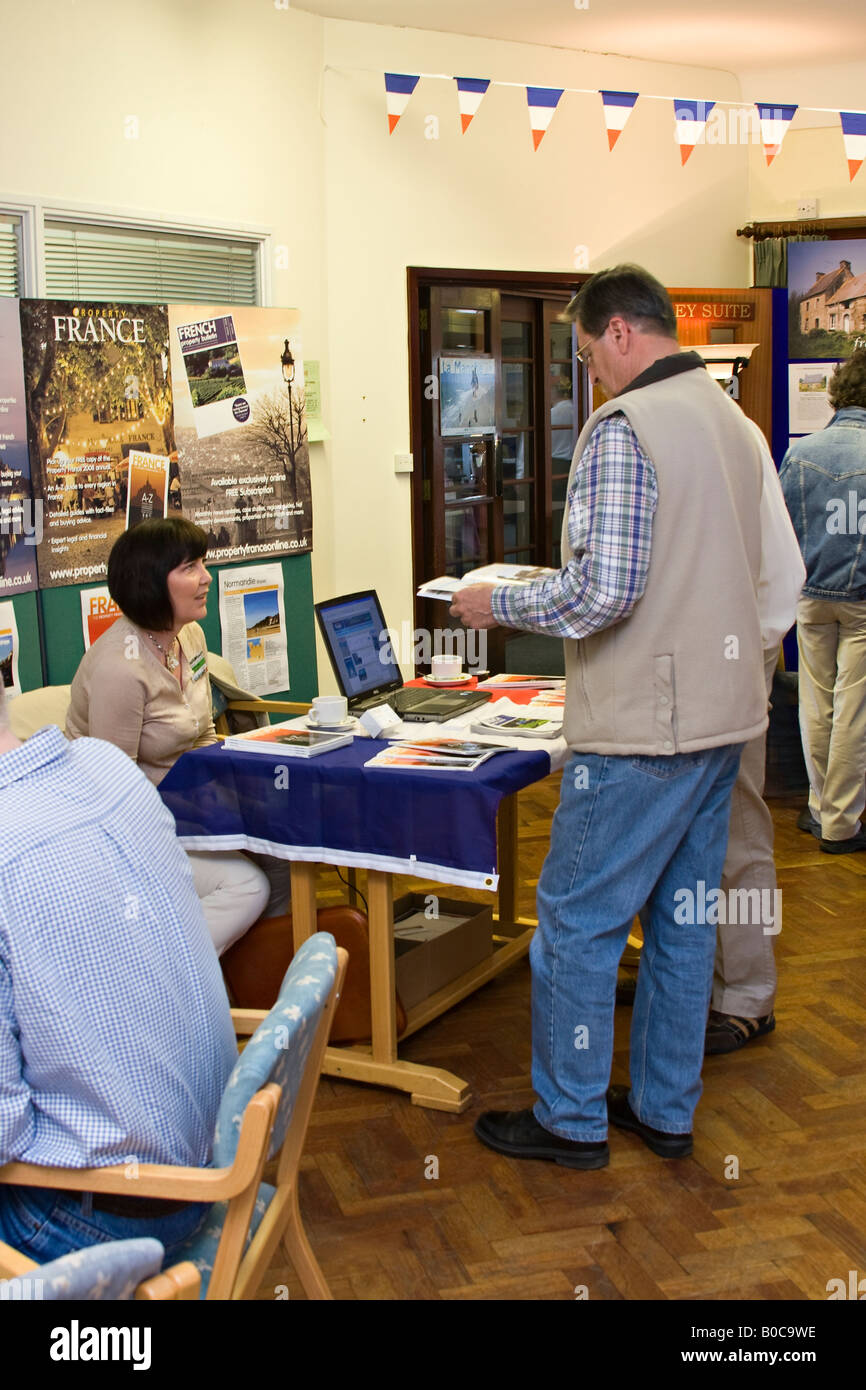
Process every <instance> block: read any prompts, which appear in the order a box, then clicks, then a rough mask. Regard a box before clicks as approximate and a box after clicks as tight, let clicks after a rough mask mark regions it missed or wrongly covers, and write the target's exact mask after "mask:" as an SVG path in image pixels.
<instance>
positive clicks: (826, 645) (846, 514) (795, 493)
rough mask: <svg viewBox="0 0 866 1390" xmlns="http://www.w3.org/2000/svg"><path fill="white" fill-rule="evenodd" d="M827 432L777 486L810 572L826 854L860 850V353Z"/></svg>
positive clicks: (865, 799) (804, 695) (863, 501)
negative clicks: (780, 488) (781, 490)
mask: <svg viewBox="0 0 866 1390" xmlns="http://www.w3.org/2000/svg"><path fill="white" fill-rule="evenodd" d="M829 395H830V404H831V406H832V407H833V410H834V411H835V414H834V415H833V418H832V420H831V421H830V423H829V425H827V426H826V428H825V429H823V430H820V431H819V432H818V433H817V434H809V435H806V437H805V438H804V439H797V440H795V442H794V443H793V444H792V445H791V447H790V449H789V450H788V452H787V454H786V455H785V457H784V459H783V460H782V467H781V469H780V473H779V477H780V479H781V482H782V488H783V491H784V494H785V501H786V502H787V504H788V510H789V512H790V513H791V520H792V521H793V523H794V530H795V531H796V532H797V539H798V540H799V542H800V549H801V550H802V552H803V559H804V560H805V562H806V585H805V588H804V589H803V597H802V598H801V600H800V603H799V606H798V608H797V642H798V646H799V652H800V732H801V735H802V739H803V752H804V754H805V757H806V768H807V770H808V773H809V786H810V792H809V805H808V808H807V809H806V810H805V811H804V812H803V814H802V815H801V816H800V819H799V820H798V821H797V824H798V825H799V827H800V829H801V830H810V831H811V832H812V834H813V835H815V836H816V837H817V838H818V842H819V848H820V849H822V850H824V852H825V854H850V853H852V852H853V851H855V850H866V830H864V827H863V823H862V821H861V816H862V815H863V808H864V805H866V781H864V779H866V348H858V349H857V351H856V352H855V353H853V354H852V356H851V357H849V358H848V361H847V362H845V363H844V364H843V365H842V366H840V367H838V368H837V369H836V372H835V374H834V376H833V379H832V381H831V383H830V392H829Z"/></svg>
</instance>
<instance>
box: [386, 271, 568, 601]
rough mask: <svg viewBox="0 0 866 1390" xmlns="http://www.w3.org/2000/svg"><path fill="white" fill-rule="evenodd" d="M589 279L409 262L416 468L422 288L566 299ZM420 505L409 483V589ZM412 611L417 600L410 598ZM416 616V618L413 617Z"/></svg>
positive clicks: (418, 557) (417, 569) (420, 434)
mask: <svg viewBox="0 0 866 1390" xmlns="http://www.w3.org/2000/svg"><path fill="white" fill-rule="evenodd" d="M589 279H590V274H589V272H582V271H575V272H573V273H572V274H568V273H566V272H565V271H556V270H538V271H533V270H466V269H449V268H447V267H443V266H408V267H407V270H406V282H407V283H406V293H407V300H408V311H409V312H408V326H409V344H408V346H409V447H410V450H411V452H412V456H413V458H414V459H415V460H416V464H415V467H416V468H418V469H420V466H421V457H422V449H423V438H424V426H423V410H422V401H423V398H424V397H423V391H424V372H423V364H422V361H421V324H420V319H419V313H418V309H419V299H420V294H421V291H422V290H424V289H431V288H433V287H434V286H435V287H439V288H442V287H443V286H446V285H454V286H463V287H465V288H467V289H470V288H471V289H498V290H504V291H505V292H506V293H508V294H514V295H526V294H528V295H535V296H541V295H542V294H544V293H546V294H549V295H556V296H558V295H562V296H563V299H564V300H565V302H567V301H568V300H569V299H571V298H572V296H573V295H575V294H576V293H577V291H578V290H579V289H580V287H581V285H583V284H584V283H585V282H586V281H587V280H589ZM423 507H424V499H423V495H422V489H421V488H420V487H418V486H416V485H415V483H414V479H413V486H412V514H411V524H412V593H413V596H414V593H415V590H416V589H417V587H418V583H419V575H420V573H421V569H422V565H423V543H424V542H423V537H424V525H423ZM413 602H414V605H415V611H416V615H417V607H418V600H417V599H414V598H413ZM416 620H417V617H416Z"/></svg>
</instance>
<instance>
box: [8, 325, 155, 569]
mask: <svg viewBox="0 0 866 1390" xmlns="http://www.w3.org/2000/svg"><path fill="white" fill-rule="evenodd" d="M20 318H21V345H22V351H23V359H24V386H25V400H26V406H27V435H28V440H29V445H30V465H31V472H32V485H33V495H34V497H35V498H36V499H37V500H39V499H41V501H42V503H43V525H42V539H41V542H40V544H39V545H38V547H37V558H38V568H39V583H40V586H41V587H42V588H55V587H57V586H59V585H64V584H81V583H86V582H87V581H93V580H99V579H102V578H104V576H105V573H106V565H107V561H108V554H109V551H110V550H111V547H112V545H113V544H114V542H115V541H116V540H117V538H118V536H120V535H121V534H122V532H123V531H124V530H125V528H126V525H127V514H128V512H129V510H130V498H129V468H130V463H129V459H130V454H131V453H134V454H135V455H137V456H138V455H141V454H153V455H156V456H157V459H158V462H157V459H155V460H154V463H155V467H156V470H157V471H159V470H165V477H166V483H165V488H166V491H167V495H168V505H169V506H171V505H175V506H178V505H179V504H178V502H177V497H178V493H179V482H178V481H177V455H176V452H175V442H174V428H173V417H172V401H171V374H170V371H169V358H168V318H167V314H166V310H165V306H163V305H158V304H142V305H127V304H112V303H79V302H75V301H71V300H70V301H66V300H44V299H22V300H21V301H20ZM166 460H168V463H167V465H166V463H165V461H166ZM172 498H174V499H175V500H174V503H172ZM133 503H134V504H135V499H133ZM160 505H162V503H161V504H160ZM134 509H135V510H136V511H137V514H138V519H139V520H140V519H141V515H140V514H141V512H142V505H141V500H140V498H139V499H138V504H137V507H135V506H134ZM144 510H147V503H145V507H144ZM158 514H159V513H158V512H157V511H156V510H153V511H152V515H158Z"/></svg>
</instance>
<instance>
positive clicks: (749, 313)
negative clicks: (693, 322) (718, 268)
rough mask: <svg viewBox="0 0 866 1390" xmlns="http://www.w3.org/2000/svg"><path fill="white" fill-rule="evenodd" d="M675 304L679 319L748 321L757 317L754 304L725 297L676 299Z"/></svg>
mask: <svg viewBox="0 0 866 1390" xmlns="http://www.w3.org/2000/svg"><path fill="white" fill-rule="evenodd" d="M673 306H674V313H675V314H676V316H677V318H678V319H698V320H700V321H702V322H706V323H746V322H748V321H750V320H752V319H754V317H755V306H754V304H742V303H739V302H737V303H733V302H731V301H730V300H724V299H698V300H686V299H674V300H673Z"/></svg>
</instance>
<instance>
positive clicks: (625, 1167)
mask: <svg viewBox="0 0 866 1390" xmlns="http://www.w3.org/2000/svg"><path fill="white" fill-rule="evenodd" d="M557 799H558V779H557V778H549V779H548V780H547V781H546V782H545V783H542V784H540V785H538V786H536V787H534V788H531V789H530V790H529V791H528V792H524V793H521V797H520V811H519V814H520V821H521V831H520V836H521V865H522V868H523V871H524V874H525V877H524V878H523V880H522V889H521V893H522V897H521V912H523V913H525V914H532V915H534V890H535V883H536V880H537V876H538V872H539V870H540V867H541V863H542V860H543V858H544V854H545V851H546V848H547V841H548V833H549V823H550V818H551V815H552V812H553V808H554V807H555V805H556V802H557ZM770 804H771V807H772V810H773V818H774V821H775V825H776V863H777V867H778V876H779V886H780V887H781V889H782V894H783V929H782V932H781V934H780V936H779V937H777V938H776V959H777V964H778V969H779V996H778V1002H777V1005H776V1017H777V1028H776V1031H775V1033H773V1034H771V1035H770V1036H769V1037H767V1038H765V1039H762V1040H760V1041H758V1042H755V1043H753V1044H751V1045H750V1046H748V1047H746V1048H745V1049H743V1050H742V1051H741V1052H738V1053H735V1054H733V1055H730V1056H728V1057H714V1058H710V1059H708V1061H707V1063H706V1065H705V1069H704V1086H705V1089H704V1095H703V1098H702V1100H701V1103H700V1105H699V1107H698V1111H697V1114H696V1117H695V1151H694V1156H693V1157H692V1158H689V1159H682V1160H676V1161H665V1160H662V1159H659V1158H657V1157H655V1156H654V1155H653V1154H651V1153H650V1152H649V1150H648V1149H646V1148H645V1146H644V1145H643V1144H642V1143H641V1142H640V1140H638V1139H637V1138H636V1137H634V1136H631V1135H626V1134H623V1133H622V1132H621V1131H616V1130H614V1131H612V1134H611V1140H610V1146H611V1161H610V1166H609V1167H608V1168H605V1169H602V1170H600V1171H599V1172H593V1173H579V1172H574V1171H570V1170H567V1169H564V1168H559V1167H557V1166H556V1165H555V1164H552V1163H543V1162H525V1161H524V1162H517V1161H515V1160H512V1159H508V1158H503V1157H500V1156H498V1155H496V1154H494V1153H492V1152H491V1151H490V1150H489V1149H486V1148H484V1147H483V1146H482V1145H481V1144H479V1143H478V1141H477V1140H476V1139H475V1137H474V1135H473V1133H472V1125H473V1122H474V1120H475V1118H476V1116H477V1115H478V1113H479V1112H480V1111H481V1110H484V1109H488V1108H491V1107H494V1108H496V1107H499V1108H523V1107H525V1106H527V1105H529V1104H531V1103H532V1100H533V1092H532V1088H531V1084H530V1010H529V997H530V995H529V990H530V977H529V965H528V962H527V961H525V960H524V961H521V962H520V963H519V964H517V965H516V966H515V967H514V968H513V969H512V970H510V971H508V972H506V973H505V974H504V975H503V976H501V977H500V978H499V979H497V980H494V981H493V982H492V983H491V984H489V985H487V986H486V987H485V988H484V989H482V990H481V991H479V992H478V993H477V994H475V995H474V996H472V997H471V998H470V999H468V1000H466V1001H465V1002H464V1003H463V1004H461V1005H459V1006H458V1007H457V1008H456V1009H453V1010H452V1011H451V1012H450V1013H449V1014H446V1015H445V1016H444V1017H443V1018H440V1019H438V1020H437V1021H436V1022H435V1023H433V1024H431V1025H430V1026H428V1027H427V1028H425V1029H423V1030H422V1031H421V1032H420V1033H417V1034H416V1035H415V1036H414V1037H412V1038H410V1039H409V1040H408V1042H406V1043H404V1044H402V1046H401V1055H403V1056H405V1057H406V1058H408V1059H409V1060H417V1061H426V1062H431V1063H434V1064H436V1065H439V1066H442V1067H445V1068H447V1069H449V1070H451V1071H454V1072H456V1073H457V1074H458V1075H461V1076H463V1077H464V1078H465V1079H466V1080H467V1081H468V1082H469V1084H470V1086H471V1088H472V1091H473V1104H472V1106H471V1108H470V1109H469V1110H467V1112H466V1113H465V1114H463V1115H448V1114H444V1113H442V1112H439V1111H434V1110H425V1109H421V1108H418V1107H415V1106H413V1105H412V1104H411V1102H410V1100H409V1098H408V1096H404V1095H402V1094H397V1093H395V1092H389V1091H385V1090H378V1089H373V1088H370V1087H366V1086H362V1085H357V1084H352V1083H348V1082H335V1081H331V1080H329V1079H327V1078H325V1079H323V1080H322V1082H321V1084H320V1088H319V1093H318V1097H317V1101H316V1106H315V1110H314V1112H313V1119H312V1123H311V1127H310V1133H309V1137H308V1142H307V1148H306V1152H305V1155H304V1158H303V1160H302V1171H301V1184H300V1201H301V1209H302V1213H303V1217H304V1221H305V1225H306V1229H307V1233H308V1235H309V1238H310V1241H311V1244H312V1246H313V1248H314V1250H315V1252H316V1254H317V1257H318V1259H319V1261H320V1263H321V1266H322V1269H323V1271H324V1274H325V1276H326V1278H327V1279H328V1282H329V1284H330V1286H331V1290H332V1292H333V1294H334V1297H335V1298H337V1299H448V1300H452V1299H461V1300H462V1299H476V1300H497V1299H521V1300H523V1299H574V1298H575V1297H576V1290H577V1289H579V1288H580V1286H585V1288H586V1291H587V1294H588V1296H589V1298H591V1299H593V1300H596V1299H609V1300H617V1299H655V1300H658V1299H677V1300H680V1299H704V1298H709V1299H722V1300H725V1299H735V1300H762V1299H773V1298H776V1299H792V1300H794V1299H826V1297H827V1282H828V1280H830V1279H832V1278H842V1279H844V1280H846V1282H847V1280H848V1271H849V1270H852V1269H853V1270H857V1271H858V1278H862V1277H864V1276H866V1124H864V1120H863V1115H864V1106H866V1026H864V1025H866V854H853V855H846V856H839V857H830V856H829V855H824V854H821V853H820V851H819V850H818V847H817V845H816V843H815V842H814V841H813V840H812V839H811V837H809V836H807V835H804V834H803V833H802V832H800V831H798V830H797V828H796V825H795V821H796V816H797V812H798V810H799V806H800V804H801V803H800V802H799V801H798V802H796V803H795V802H794V801H787V802H785V801H774V802H771V803H770ZM401 886H402V885H401ZM405 886H406V887H407V888H418V886H419V885H418V881H417V880H412V881H409V880H407V881H406V885H405ZM431 891H437V887H436V885H432V887H431ZM438 891H441V889H439V890H438ZM342 893H343V890H342V888H341V885H340V884H339V881H338V879H337V877H336V874H331V873H328V874H326V875H323V893H322V901H323V902H324V901H325V899H326V898H327V899H329V900H333V901H338V900H340V898H341V895H342ZM461 896H473V895H471V894H464V893H463V892H462V890H461ZM474 896H477V897H479V899H481V900H488V901H489V899H487V898H486V897H485V895H482V894H477V895H474ZM616 1012H617V1018H616V1045H615V1058H614V1072H613V1079H614V1080H621V1081H626V1080H627V1079H628V1072H627V1059H628V1030H629V1024H630V1010H629V1009H628V1008H623V1007H619V1008H617V1011H616ZM433 1159H435V1160H437V1161H438V1178H434V1177H427V1176H425V1171H426V1172H430V1171H432V1169H433V1167H434V1165H433V1163H432V1162H431V1160H433ZM733 1160H736V1166H737V1168H738V1174H739V1175H738V1176H736V1177H734V1176H732V1174H733V1172H734V1171H735V1164H734V1162H733ZM285 1286H288V1290H289V1297H290V1298H292V1299H294V1298H303V1297H304V1294H303V1290H302V1288H301V1286H300V1284H299V1282H298V1280H297V1278H296V1277H295V1275H294V1272H293V1271H292V1270H291V1268H287V1267H286V1266H285V1264H284V1263H277V1264H276V1265H275V1266H274V1267H273V1268H272V1269H271V1270H270V1271H269V1272H268V1275H267V1277H266V1279H265V1280H264V1282H263V1284H262V1287H261V1289H260V1290H259V1294H258V1297H259V1298H260V1299H273V1298H275V1297H279V1296H282V1297H285V1293H284V1292H283V1288H284V1287H285Z"/></svg>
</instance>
